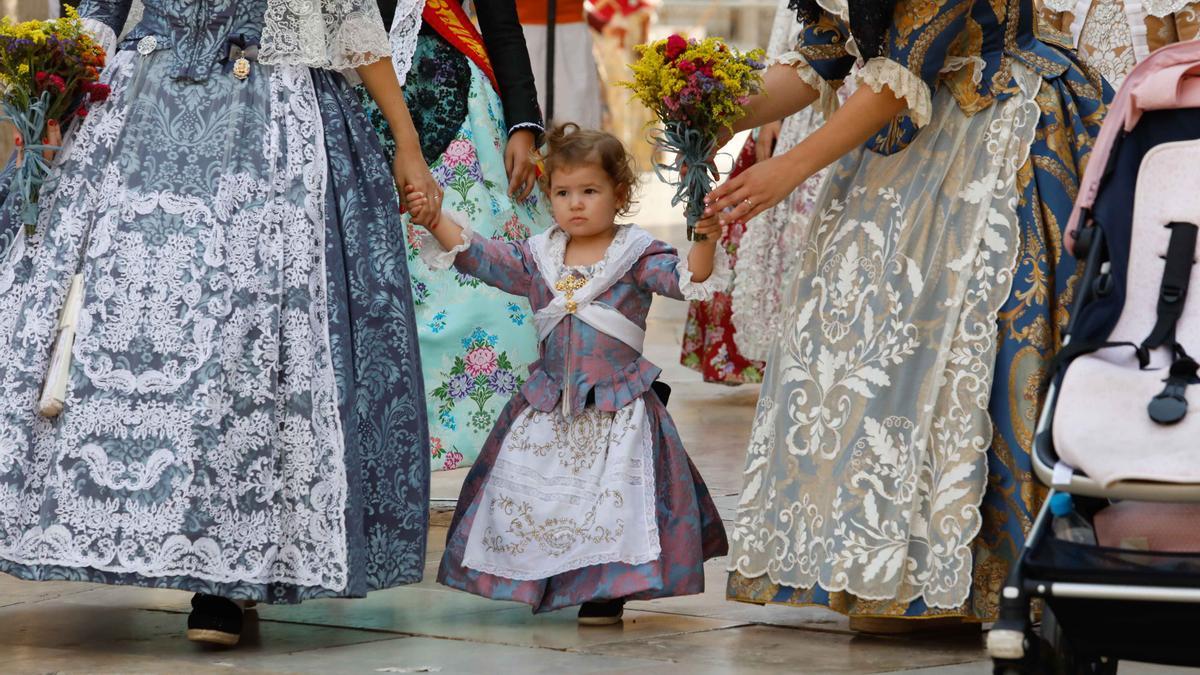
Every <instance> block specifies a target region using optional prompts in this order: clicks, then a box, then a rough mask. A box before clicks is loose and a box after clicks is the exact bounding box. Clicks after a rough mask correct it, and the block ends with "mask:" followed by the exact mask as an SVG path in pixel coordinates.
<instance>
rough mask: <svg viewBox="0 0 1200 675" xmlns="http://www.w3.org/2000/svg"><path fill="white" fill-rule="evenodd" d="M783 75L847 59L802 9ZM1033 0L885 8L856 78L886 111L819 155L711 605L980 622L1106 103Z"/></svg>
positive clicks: (827, 95)
mask: <svg viewBox="0 0 1200 675" xmlns="http://www.w3.org/2000/svg"><path fill="white" fill-rule="evenodd" d="M821 4H822V6H823V7H825V8H826V11H825V13H824V15H823V16H822V18H821V20H820V21H819V22H817V23H816V24H815V25H812V26H809V27H807V29H806V30H805V32H804V34H803V36H802V38H801V42H800V45H799V46H798V47H797V52H796V53H793V54H791V55H790V56H789V57H787V58H786V60H787V61H788V62H790V63H794V64H796V65H797V68H798V72H799V73H800V75H801V77H802V78H803V79H804V80H805V81H806V82H808V83H809V84H810V85H812V86H813V87H814V88H817V89H818V90H819V91H820V93H821V95H822V97H823V98H824V99H825V100H826V101H829V100H831V98H832V96H833V95H834V89H835V86H836V85H838V84H840V82H841V80H843V79H844V78H846V77H847V75H848V73H849V72H850V69H851V67H852V65H853V64H854V61H855V59H854V58H853V57H852V56H851V55H850V54H849V52H848V51H847V46H846V45H847V41H848V39H849V38H850V34H849V31H848V30H847V28H846V21H845V16H844V15H843V14H841V12H840V11H839V9H844V5H845V3H844V2H838V1H837V0H823V1H822V3H821ZM1035 18H1036V16H1035V10H1034V7H1033V3H1032V1H1031V0H945V1H942V2H935V1H932V0H900V2H898V3H897V9H896V14H895V18H894V21H893V23H892V26H891V28H890V31H889V33H888V36H887V39H886V41H885V46H884V53H883V55H882V56H881V57H879V58H875V59H871V60H869V61H868V62H867V63H865V64H863V65H862V67H861V70H860V71H859V74H858V75H857V78H858V82H859V84H860V86H862V85H868V86H871V87H873V88H874V89H875V90H877V91H879V90H880V89H881V88H882V86H883V85H885V84H886V85H888V86H889V87H890V88H891V89H892V91H894V92H896V93H897V94H898V95H899V96H901V97H903V98H905V99H906V101H907V103H908V110H907V111H906V113H905V114H903V115H901V116H899V117H898V118H897V119H896V120H894V121H893V122H892V123H890V124H889V125H888V126H887V127H885V128H884V129H882V130H881V131H880V132H879V133H878V134H877V135H876V136H875V137H874V138H872V139H871V140H870V142H869V143H867V145H866V147H864V148H862V149H860V150H859V151H857V152H854V153H851V154H850V155H848V156H847V157H845V158H843V159H842V160H841V161H840V162H838V163H837V164H836V165H835V166H834V168H833V169H832V175H831V177H830V179H829V180H828V182H827V183H826V185H825V187H824V189H823V191H822V195H821V197H820V198H819V199H818V209H817V211H816V212H815V213H816V214H817V215H816V217H815V220H814V222H813V225H812V234H811V236H810V241H809V242H808V244H807V245H806V247H805V249H804V251H803V254H802V263H801V269H800V271H799V272H798V274H797V275H796V276H795V277H794V278H793V279H791V280H789V281H788V283H787V285H786V287H785V288H786V291H785V304H786V305H787V306H786V308H785V316H784V325H785V329H784V332H785V335H784V340H783V341H782V342H781V344H779V345H778V346H777V347H776V348H775V350H774V351H773V352H772V354H771V356H770V357H769V358H768V359H767V362H768V371H767V374H766V378H765V381H764V384H763V388H762V398H761V399H760V402H759V407H758V412H757V417H756V421H755V429H754V434H753V437H752V441H751V444H750V451H749V456H748V459H747V469H746V477H745V478H746V487H745V490H744V492H743V494H742V499H741V502H740V504H739V509H738V516H737V519H736V521H735V524H734V526H733V534H732V537H731V555H730V560H731V562H730V565H731V575H730V580H729V586H728V594H729V596H730V597H731V598H733V599H737V600H743V601H747V602H757V603H771V602H776V603H787V604H810V603H812V604H821V605H828V606H830V607H832V608H833V609H836V610H838V611H840V612H843V613H847V614H851V615H860V616H902V617H928V616H939V615H941V616H962V617H968V618H978V619H984V620H987V619H990V618H994V617H995V615H996V609H997V600H998V597H997V594H998V591H999V588H1000V586H1001V583H1002V581H1003V579H1004V577H1005V576H1006V574H1007V572H1008V569H1009V567H1010V565H1011V564H1012V562H1013V561H1014V560H1015V558H1016V556H1017V555H1018V553H1019V551H1020V548H1021V545H1022V543H1023V541H1024V535H1025V532H1026V531H1027V529H1028V527H1029V525H1030V523H1031V517H1032V515H1033V514H1035V513H1036V512H1037V509H1038V508H1039V505H1040V500H1041V496H1042V495H1041V492H1040V491H1039V489H1038V487H1037V485H1036V482H1035V479H1034V477H1033V475H1032V473H1031V469H1030V452H1031V449H1032V443H1033V431H1034V426H1035V424H1036V418H1037V414H1038V411H1039V407H1040V404H1041V401H1042V396H1043V393H1044V384H1045V382H1046V377H1047V371H1048V368H1049V363H1050V359H1051V357H1052V356H1053V354H1054V351H1055V349H1056V347H1057V345H1058V344H1059V337H1060V333H1061V330H1062V329H1063V328H1064V327H1065V324H1066V320H1067V307H1068V306H1069V303H1070V300H1071V296H1072V283H1071V280H1072V277H1073V274H1074V268H1075V263H1074V260H1073V259H1072V258H1071V256H1070V254H1069V252H1068V251H1066V250H1065V249H1064V247H1063V242H1062V228H1064V227H1065V226H1066V222H1067V217H1068V216H1069V214H1070V211H1071V206H1072V203H1073V201H1074V198H1075V191H1076V189H1077V186H1078V183H1079V179H1080V176H1081V175H1082V173H1083V169H1084V164H1085V162H1086V161H1087V156H1088V153H1089V151H1090V149H1091V146H1092V143H1093V141H1094V139H1095V136H1096V134H1097V133H1098V131H1099V125H1100V121H1101V118H1102V116H1103V113H1104V110H1105V102H1106V101H1107V100H1108V98H1109V97H1110V96H1111V90H1109V89H1108V87H1107V85H1105V84H1103V82H1102V80H1101V79H1100V77H1099V76H1098V75H1096V74H1095V73H1094V72H1092V71H1091V70H1089V69H1088V68H1086V67H1085V66H1081V65H1080V64H1079V63H1078V62H1077V61H1076V60H1075V59H1074V57H1073V56H1072V55H1071V54H1070V52H1069V51H1067V50H1066V49H1064V48H1063V45H1059V44H1050V43H1049V42H1047V41H1044V40H1043V39H1040V38H1039V36H1038V35H1037V34H1035Z"/></svg>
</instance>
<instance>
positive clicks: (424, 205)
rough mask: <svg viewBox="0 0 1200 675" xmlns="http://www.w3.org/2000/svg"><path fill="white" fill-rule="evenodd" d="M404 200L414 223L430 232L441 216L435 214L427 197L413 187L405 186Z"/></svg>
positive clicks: (435, 211)
mask: <svg viewBox="0 0 1200 675" xmlns="http://www.w3.org/2000/svg"><path fill="white" fill-rule="evenodd" d="M404 199H405V201H406V202H407V203H408V212H409V215H410V216H411V217H412V221H413V222H414V223H416V224H418V225H420V226H421V227H423V228H425V229H427V230H432V229H433V228H434V227H436V226H437V222H438V219H439V217H440V216H441V214H440V213H438V212H437V209H436V208H435V207H434V205H433V202H432V201H430V199H429V196H428V195H426V194H425V193H424V192H421V191H419V190H418V189H417V188H416V187H415V186H412V185H405V186H404Z"/></svg>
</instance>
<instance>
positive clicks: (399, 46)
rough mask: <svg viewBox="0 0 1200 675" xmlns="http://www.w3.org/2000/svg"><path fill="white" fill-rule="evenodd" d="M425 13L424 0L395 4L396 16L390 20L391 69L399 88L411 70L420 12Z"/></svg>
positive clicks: (419, 23)
mask: <svg viewBox="0 0 1200 675" xmlns="http://www.w3.org/2000/svg"><path fill="white" fill-rule="evenodd" d="M423 11H425V0H400V1H399V2H398V3H396V16H395V18H393V19H392V31H391V42H392V67H393V68H395V69H396V78H397V79H399V80H400V86H404V82H405V80H407V79H408V70H409V69H410V68H412V61H413V54H414V53H416V51H417V34H418V33H419V32H420V30H421V12H423Z"/></svg>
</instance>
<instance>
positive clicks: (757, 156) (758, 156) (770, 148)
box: [754, 122, 783, 162]
mask: <svg viewBox="0 0 1200 675" xmlns="http://www.w3.org/2000/svg"><path fill="white" fill-rule="evenodd" d="M782 130H783V122H771V123H770V124H764V125H762V126H761V127H759V128H758V140H757V141H755V143H754V161H755V162H765V161H767V160H768V159H771V156H772V155H774V154H775V144H776V143H778V142H779V133H780V132H781V131H782Z"/></svg>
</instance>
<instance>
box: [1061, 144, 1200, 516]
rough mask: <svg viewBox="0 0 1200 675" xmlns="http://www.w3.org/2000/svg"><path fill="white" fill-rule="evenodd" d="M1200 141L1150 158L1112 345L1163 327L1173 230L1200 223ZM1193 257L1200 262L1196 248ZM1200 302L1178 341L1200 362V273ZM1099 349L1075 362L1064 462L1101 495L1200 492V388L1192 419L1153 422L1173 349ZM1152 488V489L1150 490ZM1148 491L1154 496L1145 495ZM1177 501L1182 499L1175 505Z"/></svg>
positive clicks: (1193, 285) (1138, 195) (1140, 179)
mask: <svg viewBox="0 0 1200 675" xmlns="http://www.w3.org/2000/svg"><path fill="white" fill-rule="evenodd" d="M1198 158H1200V140H1188V141H1177V142H1174V143H1165V144H1163V145H1159V146H1157V147H1155V148H1153V149H1152V150H1150V151H1149V152H1148V153H1146V155H1145V157H1144V159H1143V160H1142V163H1141V169H1140V171H1139V172H1138V176H1137V189H1136V191H1135V193H1134V205H1133V222H1132V236H1131V242H1130V249H1129V259H1128V267H1127V270H1128V271H1127V274H1126V275H1125V279H1126V284H1125V289H1126V292H1125V302H1124V306H1123V308H1122V309H1121V313H1120V317H1119V319H1118V320H1117V323H1116V325H1115V326H1114V327H1113V330H1112V333H1111V334H1110V335H1109V337H1108V341H1109V342H1111V343H1128V344H1131V345H1140V344H1142V342H1143V341H1144V340H1146V338H1147V337H1148V336H1150V335H1151V334H1152V333H1153V332H1154V331H1155V328H1156V325H1157V323H1158V321H1159V312H1158V311H1157V310H1158V307H1159V296H1160V289H1161V287H1162V279H1163V277H1164V273H1165V272H1166V267H1167V256H1168V251H1169V249H1170V246H1171V240H1172V237H1173V236H1174V235H1173V229H1172V227H1171V225H1172V223H1184V224H1187V225H1188V226H1192V227H1194V226H1195V224H1196V223H1197V222H1198V221H1200V172H1198V171H1196V170H1195V166H1196V163H1197V159H1198ZM1192 249H1193V250H1192V252H1191V254H1190V255H1191V256H1192V258H1193V259H1195V257H1196V256H1197V252H1196V245H1195V244H1193V246H1192ZM1190 280H1191V281H1190V284H1189V286H1188V288H1190V289H1192V294H1191V297H1188V295H1187V294H1185V296H1184V299H1185V300H1186V303H1185V306H1184V309H1183V312H1182V315H1181V316H1180V317H1179V318H1178V321H1177V323H1176V325H1175V330H1174V332H1175V337H1174V340H1175V342H1176V343H1177V344H1178V345H1179V346H1181V347H1182V348H1183V350H1184V352H1185V353H1187V354H1195V355H1200V265H1193V266H1192V267H1191V270H1190ZM1145 358H1148V363H1146V364H1145V365H1144V366H1143V364H1142V363H1141V362H1140V361H1139V355H1138V353H1137V351H1136V349H1135V348H1134V347H1120V346H1117V347H1109V348H1102V349H1098V350H1097V351H1095V352H1092V353H1090V354H1085V355H1083V356H1079V357H1077V358H1076V359H1074V360H1073V361H1072V362H1071V363H1070V367H1069V368H1068V369H1067V371H1066V373H1065V374H1064V376H1063V378H1062V382H1061V384H1060V389H1059V392H1058V401H1057V406H1056V410H1055V417H1054V425H1053V437H1054V447H1055V449H1056V451H1057V453H1058V456H1059V458H1060V459H1061V460H1062V461H1064V462H1066V463H1067V464H1069V465H1070V466H1072V467H1076V468H1078V469H1080V470H1082V471H1083V473H1084V474H1086V475H1087V476H1088V477H1089V478H1090V479H1092V481H1093V482H1094V483H1096V484H1098V485H1099V487H1101V488H1109V487H1111V486H1112V485H1113V484H1114V483H1116V482H1117V481H1129V480H1138V481H1156V482H1163V483H1196V484H1200V452H1197V451H1196V449H1197V441H1196V439H1200V386H1187V387H1186V388H1185V389H1184V391H1183V394H1184V396H1185V397H1186V400H1187V403H1188V408H1189V409H1190V413H1189V414H1187V415H1186V416H1185V417H1184V418H1183V419H1182V420H1180V421H1178V422H1176V423H1174V424H1169V425H1168V424H1161V423H1158V422H1155V421H1154V420H1153V419H1151V416H1150V414H1149V413H1148V406H1149V404H1150V403H1151V401H1153V400H1154V399H1155V397H1156V396H1158V395H1159V394H1161V393H1162V392H1163V390H1164V387H1165V382H1166V380H1167V377H1168V375H1169V369H1170V368H1171V365H1172V363H1173V362H1174V361H1175V358H1174V354H1173V352H1172V349H1171V347H1169V346H1166V345H1164V346H1160V347H1157V348H1155V349H1152V350H1147V353H1146V354H1145ZM1140 487H1141V488H1148V487H1152V486H1140ZM1143 491H1144V490H1143ZM1170 500H1174V497H1171V498H1170Z"/></svg>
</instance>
